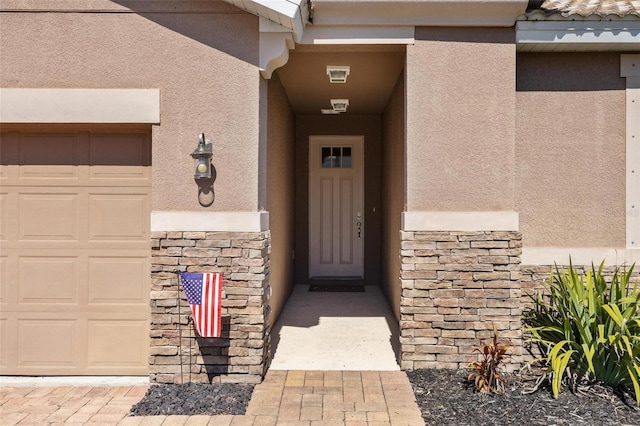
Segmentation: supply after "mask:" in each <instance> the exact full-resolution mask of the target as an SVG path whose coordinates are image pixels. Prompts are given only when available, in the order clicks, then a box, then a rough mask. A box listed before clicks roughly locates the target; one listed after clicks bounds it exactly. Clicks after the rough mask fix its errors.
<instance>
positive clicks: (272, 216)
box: [267, 74, 295, 325]
mask: <svg viewBox="0 0 640 426" xmlns="http://www.w3.org/2000/svg"><path fill="white" fill-rule="evenodd" d="M267 99H268V113H267V114H268V123H267V127H268V131H267V133H268V142H267V166H268V167H267V210H268V211H269V228H270V230H271V256H270V260H271V275H270V278H269V281H270V284H271V299H270V301H269V303H270V305H271V315H270V317H269V321H270V324H271V325H273V323H274V322H275V321H276V319H277V318H278V316H279V315H280V312H281V311H282V307H283V305H284V303H285V302H286V300H287V298H288V297H289V295H290V294H291V291H292V290H293V284H294V282H293V259H292V256H291V255H292V253H293V242H294V223H295V222H294V219H295V205H294V200H295V117H294V115H293V112H292V111H291V107H290V106H289V102H288V100H287V97H286V94H285V92H284V89H283V87H282V84H280V80H279V79H278V76H277V74H274V76H273V77H272V78H271V80H269V81H268V97H267Z"/></svg>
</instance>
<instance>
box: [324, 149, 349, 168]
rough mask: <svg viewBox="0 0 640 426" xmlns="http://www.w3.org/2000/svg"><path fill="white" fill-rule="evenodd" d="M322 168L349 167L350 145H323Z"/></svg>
mask: <svg viewBox="0 0 640 426" xmlns="http://www.w3.org/2000/svg"><path fill="white" fill-rule="evenodd" d="M321 150H322V156H321V158H322V168H323V169H350V168H351V147H350V146H342V147H340V146H323V147H322V148H321Z"/></svg>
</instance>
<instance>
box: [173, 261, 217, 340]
mask: <svg viewBox="0 0 640 426" xmlns="http://www.w3.org/2000/svg"><path fill="white" fill-rule="evenodd" d="M180 278H181V279H182V288H184V292H185V293H186V294H187V300H188V301H189V305H190V306H191V313H192V314H193V321H194V322H195V324H196V329H197V330H198V333H200V336H202V337H220V329H221V328H222V326H221V322H222V309H221V308H222V306H221V305H222V274H213V273H206V274H203V273H195V272H183V273H182V274H180Z"/></svg>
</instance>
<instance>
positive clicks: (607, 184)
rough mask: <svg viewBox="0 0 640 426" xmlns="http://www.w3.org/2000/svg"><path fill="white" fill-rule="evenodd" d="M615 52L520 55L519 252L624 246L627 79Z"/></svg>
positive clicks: (518, 58) (518, 130) (517, 105)
mask: <svg viewBox="0 0 640 426" xmlns="http://www.w3.org/2000/svg"><path fill="white" fill-rule="evenodd" d="M619 66H620V55H619V54H615V53H612V54H611V53H584V54H581V53H523V54H518V56H517V94H516V111H517V116H516V129H517V132H516V134H517V136H516V163H517V168H516V193H517V194H518V195H517V201H516V210H517V211H519V213H520V230H521V232H522V239H523V243H524V246H525V247H527V246H555V247H624V245H625V81H624V79H623V78H621V77H620V70H619Z"/></svg>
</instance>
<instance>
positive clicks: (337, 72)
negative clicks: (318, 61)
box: [327, 65, 351, 83]
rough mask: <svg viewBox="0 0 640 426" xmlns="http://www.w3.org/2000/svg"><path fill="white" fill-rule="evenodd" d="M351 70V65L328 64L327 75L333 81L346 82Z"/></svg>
mask: <svg viewBox="0 0 640 426" xmlns="http://www.w3.org/2000/svg"><path fill="white" fill-rule="evenodd" d="M350 71H351V67H350V66H349V65H327V75H328V76H329V81H330V82H331V83H346V82H347V76H348V75H349V72H350Z"/></svg>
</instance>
